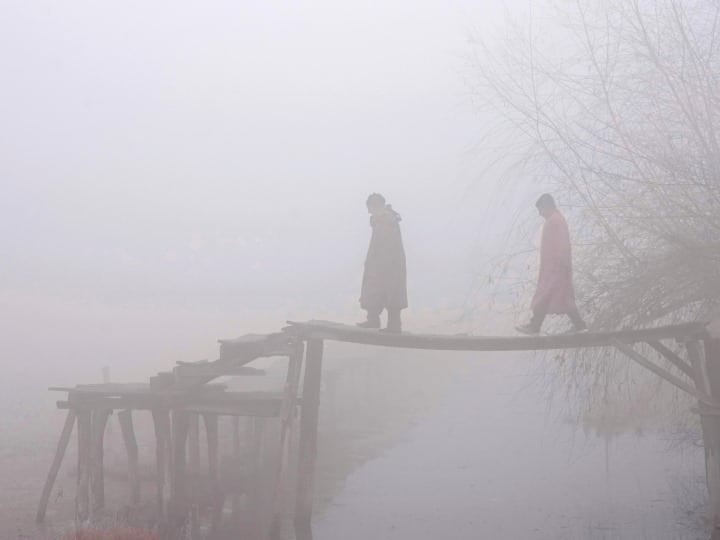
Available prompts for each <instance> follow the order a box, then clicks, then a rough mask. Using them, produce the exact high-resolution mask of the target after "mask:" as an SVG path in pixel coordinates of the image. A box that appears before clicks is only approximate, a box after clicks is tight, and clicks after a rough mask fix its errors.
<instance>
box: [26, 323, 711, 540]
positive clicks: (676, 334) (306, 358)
mask: <svg viewBox="0 0 720 540" xmlns="http://www.w3.org/2000/svg"><path fill="white" fill-rule="evenodd" d="M716 326H717V324H716V323H713V324H712V325H708V324H707V323H704V322H693V323H686V324H680V325H672V326H663V327H656V328H647V329H634V330H622V331H615V332H589V333H580V334H568V335H553V336H522V337H515V336H512V337H510V336H508V337H498V336H475V335H466V334H459V335H432V334H412V333H401V334H392V333H383V332H378V331H376V330H367V329H361V328H357V327H352V326H347V325H343V324H338V323H333V322H328V321H309V322H290V323H289V325H288V326H287V327H285V328H284V329H283V330H282V331H280V332H277V333H273V334H263V335H246V336H243V337H240V338H236V339H228V340H220V351H219V357H218V359H217V360H215V361H212V362H208V361H203V362H196V363H178V365H176V366H175V367H174V368H173V369H172V370H171V371H167V372H161V373H158V374H156V375H154V376H152V377H151V378H150V380H149V381H148V382H147V383H136V384H112V383H104V384H93V385H78V386H75V387H71V388H51V390H53V391H60V392H66V394H67V397H66V398H65V399H63V400H61V401H58V402H57V406H58V408H60V409H64V410H67V417H66V421H65V424H64V427H63V429H62V432H61V435H60V439H59V441H58V447H57V451H56V454H55V457H54V459H53V462H52V464H51V467H50V472H49V474H48V477H47V480H46V483H45V486H44V489H43V492H42V495H41V500H40V504H39V507H38V510H37V521H38V522H42V521H43V520H44V519H45V514H46V510H47V506H48V501H49V499H50V495H51V492H52V489H53V485H54V483H55V480H56V477H57V474H58V471H59V469H60V466H61V464H62V461H63V457H64V455H65V453H66V449H67V447H68V445H69V442H70V439H71V436H72V433H73V431H74V430H75V427H77V429H76V430H75V431H76V434H77V441H78V444H77V448H78V455H77V464H78V465H77V467H78V468H77V492H76V522H77V523H78V524H84V523H88V522H92V521H93V519H95V517H96V516H97V515H99V514H100V513H101V512H102V510H103V508H104V507H105V506H106V497H105V467H104V440H105V433H106V431H107V429H106V428H107V425H108V421H109V419H110V418H111V417H112V416H113V415H116V416H117V417H118V423H119V427H120V432H121V435H122V440H123V444H124V447H125V450H126V454H127V468H128V471H127V484H128V489H127V504H128V506H130V507H137V506H139V505H141V504H143V503H142V501H143V493H141V482H140V470H139V458H138V453H139V452H138V440H137V433H136V429H135V422H134V418H135V416H136V415H137V414H139V413H149V418H151V421H152V425H153V433H154V447H155V475H154V484H155V494H154V510H155V515H156V523H157V527H158V530H159V531H160V532H161V538H163V539H167V540H175V539H179V538H191V539H192V540H196V539H200V538H207V539H213V540H221V539H224V538H247V539H250V540H275V539H280V538H282V537H287V536H286V535H285V532H286V531H284V530H283V528H284V526H285V525H284V524H286V523H290V522H292V528H293V531H294V535H295V538H296V539H298V540H311V539H312V526H311V522H312V512H313V497H314V479H315V460H316V454H317V451H318V448H317V431H318V415H319V405H320V389H321V377H322V362H323V343H324V341H326V340H331V341H341V342H346V343H356V344H364V345H369V346H381V347H399V348H408V349H426V350H437V351H532V350H556V349H579V348H588V347H614V348H615V349H617V350H618V351H620V352H621V353H622V354H624V355H625V356H626V357H627V358H628V359H630V360H632V361H634V362H636V363H638V364H639V365H641V366H642V367H644V368H645V369H648V370H650V371H652V372H653V373H655V374H656V375H658V376H660V377H662V378H663V379H665V380H666V381H667V382H669V383H671V384H673V385H674V386H676V387H678V388H680V389H682V390H683V391H685V392H687V393H688V394H690V395H692V396H693V397H694V398H696V399H697V401H698V408H697V412H699V414H700V415H701V424H702V429H703V436H704V442H705V452H706V463H707V474H708V489H709V493H710V506H711V509H710V510H711V514H712V517H713V522H714V523H715V524H716V525H717V526H720V345H719V343H720V342H719V341H718V339H717V338H718V336H717V335H714V333H715V330H713V329H714V328H716ZM638 345H642V348H641V349H640V350H638V347H636V346H638ZM650 349H651V350H652V351H654V352H655V353H657V356H658V357H659V358H661V359H663V362H662V363H661V362H657V361H656V360H651V359H649V358H648V357H646V356H645V355H644V354H643V352H644V351H646V350H650ZM267 357H282V358H285V359H287V364H286V365H287V368H286V372H285V377H284V385H283V387H282V388H281V389H279V390H273V391H268V390H252V391H250V390H230V389H228V387H227V386H226V385H222V384H217V383H213V381H214V380H215V379H217V378H218V377H225V376H231V377H262V376H264V375H265V372H264V371H263V370H260V369H257V368H255V367H252V366H249V365H248V364H250V363H251V362H253V361H254V360H257V359H259V358H267ZM664 364H669V365H670V366H673V367H674V368H675V369H674V370H673V369H668V367H669V366H666V365H664ZM226 418H229V419H230V420H229V426H230V427H231V429H232V434H231V435H232V452H233V461H232V462H231V463H232V466H233V467H237V468H238V469H242V470H238V471H233V473H235V472H236V473H237V474H232V475H230V476H232V477H233V478H234V481H233V482H230V483H229V485H228V481H227V479H225V478H221V476H223V477H225V476H228V471H227V470H225V469H223V470H222V471H221V467H220V446H221V444H220V443H221V429H220V428H221V426H223V425H225V424H227V423H228V421H227V420H224V421H223V422H222V423H221V422H220V420H221V419H226ZM240 418H244V419H245V420H244V421H245V424H244V426H245V429H244V430H242V429H241V425H240ZM201 419H202V425H203V426H204V432H205V441H204V445H203V444H202V442H201V437H200V420H201ZM201 446H204V448H205V452H204V455H205V456H206V458H207V463H206V464H204V465H202V464H201V463H200V455H201V452H200V448H201ZM243 448H244V452H243V451H242V449H243ZM200 469H204V470H206V471H207V474H206V475H205V477H206V479H207V482H206V483H207V486H208V488H207V491H208V496H207V497H206V503H205V507H206V508H209V509H210V511H209V512H205V518H204V523H203V524H202V526H201V524H200V517H199V514H200V512H199V503H198V496H197V492H198V479H199V478H200V474H199V471H200ZM291 488H292V489H291ZM208 515H209V517H207V516H208Z"/></svg>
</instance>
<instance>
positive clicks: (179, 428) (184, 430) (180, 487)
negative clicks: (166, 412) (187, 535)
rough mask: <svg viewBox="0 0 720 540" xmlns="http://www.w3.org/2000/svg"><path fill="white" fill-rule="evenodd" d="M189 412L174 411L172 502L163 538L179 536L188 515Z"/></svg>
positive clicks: (169, 505)
mask: <svg viewBox="0 0 720 540" xmlns="http://www.w3.org/2000/svg"><path fill="white" fill-rule="evenodd" d="M188 428H189V419H188V413H187V412H185V411H177V410H175V411H173V412H172V472H171V475H170V502H169V504H168V532H167V534H166V535H164V536H163V538H170V539H175V538H178V537H179V535H180V533H181V532H182V531H183V529H184V528H185V525H186V521H187V515H188V499H187V470H186V457H187V436H188Z"/></svg>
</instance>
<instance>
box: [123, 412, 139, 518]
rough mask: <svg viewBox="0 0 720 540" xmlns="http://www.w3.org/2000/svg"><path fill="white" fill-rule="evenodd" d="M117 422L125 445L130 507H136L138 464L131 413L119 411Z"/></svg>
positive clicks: (137, 498) (137, 501) (137, 500)
mask: <svg viewBox="0 0 720 540" xmlns="http://www.w3.org/2000/svg"><path fill="white" fill-rule="evenodd" d="M118 421H119V423H120V431H121V432H122V437H123V441H124V443H125V451H126V452H127V459H128V484H129V487H130V489H129V492H130V493H129V499H130V505H131V506H137V505H138V504H139V503H140V464H139V452H138V445H137V439H136V437H135V427H134V426H133V417H132V411H131V410H124V411H120V412H119V413H118Z"/></svg>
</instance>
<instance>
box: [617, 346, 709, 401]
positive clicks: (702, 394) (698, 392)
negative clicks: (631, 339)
mask: <svg viewBox="0 0 720 540" xmlns="http://www.w3.org/2000/svg"><path fill="white" fill-rule="evenodd" d="M692 343H695V342H692ZM689 345H690V344H688V346H689ZM615 347H616V348H617V349H618V350H619V351H620V352H622V353H623V354H624V355H626V356H627V357H628V358H630V359H632V360H634V361H635V362H637V363H638V364H640V365H641V366H643V367H644V368H645V369H647V370H648V371H652V372H653V373H655V374H656V375H657V376H659V377H661V378H663V379H665V380H666V381H668V382H669V383H670V384H673V385H674V386H676V387H678V388H680V389H681V390H684V391H685V392H687V393H688V394H690V395H691V396H693V397H695V398H696V399H697V400H698V401H700V402H701V403H703V404H704V405H706V406H708V407H712V408H713V409H717V410H720V401H717V400H715V399H714V398H713V397H712V396H711V395H710V393H709V392H708V391H707V390H706V389H705V388H704V386H705V385H703V384H701V385H697V384H696V386H695V387H693V386H692V384H690V383H689V382H686V381H684V380H682V379H681V378H680V377H677V376H676V375H673V374H672V373H670V372H669V371H667V370H665V369H663V368H661V367H659V366H656V365H655V364H653V363H652V362H651V361H650V360H648V359H647V358H645V357H644V356H642V355H641V354H640V353H638V352H637V351H635V350H634V349H633V348H632V347H630V346H629V345H625V344H624V343H621V342H619V341H616V342H615ZM688 352H689V351H688ZM695 380H696V381H697V380H698V379H697V376H696V379H695Z"/></svg>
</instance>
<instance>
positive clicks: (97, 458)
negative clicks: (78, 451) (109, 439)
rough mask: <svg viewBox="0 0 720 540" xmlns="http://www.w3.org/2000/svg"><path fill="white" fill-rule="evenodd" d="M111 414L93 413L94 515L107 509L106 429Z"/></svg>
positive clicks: (91, 476) (92, 472)
mask: <svg viewBox="0 0 720 540" xmlns="http://www.w3.org/2000/svg"><path fill="white" fill-rule="evenodd" d="M111 414H112V411H111V410H109V409H95V410H93V413H92V441H91V448H92V452H91V454H90V491H91V494H92V513H93V515H95V514H96V513H97V512H98V511H100V510H101V509H103V508H104V507H105V468H104V462H105V428H106V427H107V422H108V418H109V417H110V415H111Z"/></svg>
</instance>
